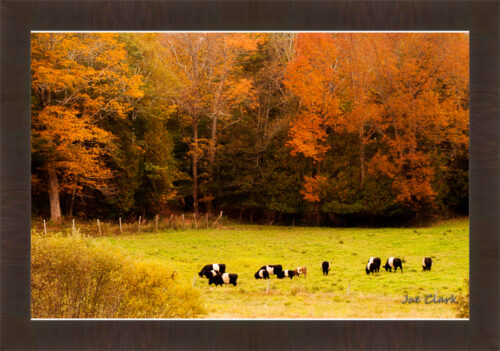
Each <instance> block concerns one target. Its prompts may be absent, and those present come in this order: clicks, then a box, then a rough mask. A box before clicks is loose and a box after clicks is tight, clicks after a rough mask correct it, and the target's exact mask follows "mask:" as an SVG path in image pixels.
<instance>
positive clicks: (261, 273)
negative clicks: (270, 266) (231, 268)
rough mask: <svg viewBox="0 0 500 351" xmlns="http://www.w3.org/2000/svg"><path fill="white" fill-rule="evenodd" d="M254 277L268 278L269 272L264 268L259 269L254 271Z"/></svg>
mask: <svg viewBox="0 0 500 351" xmlns="http://www.w3.org/2000/svg"><path fill="white" fill-rule="evenodd" d="M255 279H269V273H268V272H267V271H266V270H265V269H259V270H258V271H257V273H255Z"/></svg>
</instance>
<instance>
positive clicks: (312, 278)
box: [95, 219, 469, 318]
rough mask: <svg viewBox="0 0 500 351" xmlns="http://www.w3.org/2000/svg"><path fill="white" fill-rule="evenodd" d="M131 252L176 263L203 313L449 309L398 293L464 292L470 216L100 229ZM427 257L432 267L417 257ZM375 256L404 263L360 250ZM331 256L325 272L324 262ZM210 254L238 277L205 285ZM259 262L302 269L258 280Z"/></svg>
mask: <svg viewBox="0 0 500 351" xmlns="http://www.w3.org/2000/svg"><path fill="white" fill-rule="evenodd" d="M95 240H102V241H107V242H109V243H111V244H112V245H116V246H117V247H120V248H122V249H124V250H125V251H127V252H128V253H129V254H131V255H132V256H135V257H136V258H139V259H144V260H153V261H156V262H159V263H161V264H162V265H163V266H164V267H165V268H168V269H173V270H176V271H177V272H178V273H179V279H180V280H182V281H183V282H184V283H185V284H193V281H194V286H195V287H196V288H198V289H199V290H200V291H201V293H202V298H203V300H204V301H205V308H206V309H207V311H208V314H207V315H206V316H205V317H206V318H454V317H455V316H456V310H455V308H454V306H453V305H450V304H444V303H440V304H436V303H432V304H425V303H424V302H421V303H419V304H410V305H408V304H402V303H401V301H402V300H403V299H404V295H405V294H409V296H413V297H414V296H420V299H421V300H423V299H424V297H425V296H426V295H428V294H434V293H435V292H436V291H437V295H438V296H444V297H449V296H450V295H451V294H454V295H455V296H456V295H457V294H460V293H461V292H464V293H465V291H463V290H464V287H463V286H464V285H463V280H464V278H468V276H469V225H468V220H467V219H460V220H453V221H446V222H441V223H439V224H437V225H435V226H432V227H427V228H376V229H368V228H366V229H365V228H341V229H339V228H310V227H307V228H303V227H279V226H259V225H232V226H227V227H226V228H222V229H202V230H185V231H174V230H171V231H165V232H159V233H149V234H140V235H133V236H124V237H102V238H96V239H95ZM426 255H427V256H431V257H432V258H433V267H432V271H431V272H423V271H422V266H421V263H422V258H423V257H424V256H426ZM371 256H379V257H380V258H381V260H382V265H384V264H385V260H386V259H387V258H388V257H389V256H396V257H400V258H402V259H403V270H404V273H400V272H399V270H398V272H397V273H389V272H385V270H384V269H383V268H382V271H381V272H380V274H379V275H376V276H368V275H366V273H365V272H364V267H365V265H366V262H367V260H368V259H369V257H371ZM323 260H328V261H330V262H332V263H333V270H332V271H331V273H330V275H329V276H326V277H325V276H323V275H322V272H321V262H322V261H323ZM208 263H225V264H226V265H227V271H228V272H229V273H237V274H238V276H239V277H238V286H236V287H233V286H232V285H229V286H223V287H215V286H209V285H208V282H207V280H206V279H205V278H199V277H198V275H197V272H198V271H199V270H200V269H201V267H203V266H204V265H205V264H208ZM265 264H282V265H283V268H284V269H293V268H295V267H296V266H307V268H308V271H309V274H308V276H307V278H303V277H300V278H298V279H297V278H294V279H293V280H290V279H288V278H286V279H283V280H279V279H276V277H275V276H272V278H271V281H270V291H269V293H268V294H266V288H267V281H264V280H256V279H255V278H254V276H253V275H254V273H255V272H256V271H257V269H258V268H259V267H261V266H263V265H265Z"/></svg>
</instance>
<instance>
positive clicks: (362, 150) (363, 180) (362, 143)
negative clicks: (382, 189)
mask: <svg viewBox="0 0 500 351" xmlns="http://www.w3.org/2000/svg"><path fill="white" fill-rule="evenodd" d="M359 141H360V144H361V145H360V149H361V150H360V151H361V152H360V154H361V157H360V158H361V162H360V163H361V164H360V167H361V187H362V186H363V184H364V183H365V143H364V141H363V126H361V128H360V130H359Z"/></svg>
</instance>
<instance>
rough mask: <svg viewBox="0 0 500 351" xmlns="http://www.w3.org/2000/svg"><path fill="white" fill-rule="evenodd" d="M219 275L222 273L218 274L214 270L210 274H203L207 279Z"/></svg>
mask: <svg viewBox="0 0 500 351" xmlns="http://www.w3.org/2000/svg"><path fill="white" fill-rule="evenodd" d="M218 274H220V273H219V272H217V271H214V270H213V269H212V270H211V271H210V272H205V273H203V275H204V276H205V278H208V279H210V278H213V277H215V276H216V275H218Z"/></svg>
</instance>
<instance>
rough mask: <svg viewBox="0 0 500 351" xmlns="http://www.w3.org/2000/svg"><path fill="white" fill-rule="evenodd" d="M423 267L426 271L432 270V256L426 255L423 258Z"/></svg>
mask: <svg viewBox="0 0 500 351" xmlns="http://www.w3.org/2000/svg"><path fill="white" fill-rule="evenodd" d="M422 267H423V269H424V271H430V270H431V267H432V258H430V257H424V259H423V260H422Z"/></svg>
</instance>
